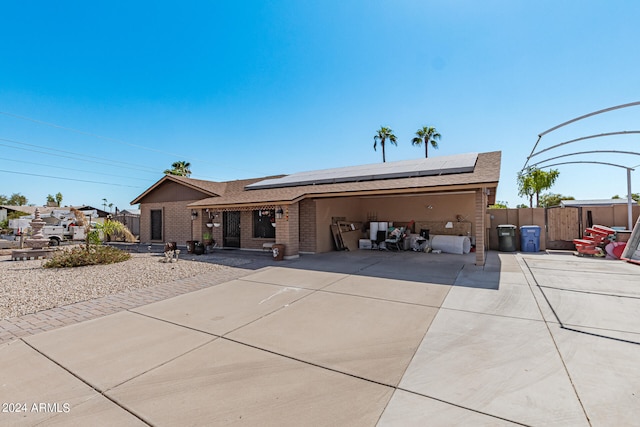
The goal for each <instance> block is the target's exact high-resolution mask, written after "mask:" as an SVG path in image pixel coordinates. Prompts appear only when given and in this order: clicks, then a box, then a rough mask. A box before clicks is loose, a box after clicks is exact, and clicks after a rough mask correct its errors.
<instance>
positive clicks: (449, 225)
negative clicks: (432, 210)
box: [444, 221, 453, 228]
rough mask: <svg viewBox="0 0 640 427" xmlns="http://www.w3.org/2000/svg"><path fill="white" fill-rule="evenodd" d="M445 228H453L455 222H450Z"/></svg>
mask: <svg viewBox="0 0 640 427" xmlns="http://www.w3.org/2000/svg"><path fill="white" fill-rule="evenodd" d="M444 228H453V222H451V221H448V222H447V223H446V224H445V225H444Z"/></svg>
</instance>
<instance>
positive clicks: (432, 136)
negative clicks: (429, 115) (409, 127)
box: [411, 126, 440, 159]
mask: <svg viewBox="0 0 640 427" xmlns="http://www.w3.org/2000/svg"><path fill="white" fill-rule="evenodd" d="M438 140H440V134H439V133H438V131H437V130H436V128H434V127H428V126H423V127H422V129H418V131H417V132H416V137H415V138H413V139H412V140H411V144H413V145H418V146H420V145H422V143H423V142H424V157H425V159H426V158H427V157H429V144H431V146H432V147H433V148H435V149H436V150H437V149H438Z"/></svg>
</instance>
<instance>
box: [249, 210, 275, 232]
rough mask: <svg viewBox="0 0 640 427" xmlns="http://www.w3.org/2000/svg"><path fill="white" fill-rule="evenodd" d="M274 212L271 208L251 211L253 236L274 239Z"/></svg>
mask: <svg viewBox="0 0 640 427" xmlns="http://www.w3.org/2000/svg"><path fill="white" fill-rule="evenodd" d="M275 225H276V212H275V211H274V210H273V209H261V210H259V211H253V237H255V238H263V239H275V237H276V227H275Z"/></svg>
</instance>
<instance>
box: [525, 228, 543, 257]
mask: <svg viewBox="0 0 640 427" xmlns="http://www.w3.org/2000/svg"><path fill="white" fill-rule="evenodd" d="M520 249H521V251H522V252H538V251H539V250H540V226H538V225H523V226H522V227H520Z"/></svg>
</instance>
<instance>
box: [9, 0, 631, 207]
mask: <svg viewBox="0 0 640 427" xmlns="http://www.w3.org/2000/svg"><path fill="white" fill-rule="evenodd" d="M639 18H640V3H639V2H635V1H619V0H607V1H604V0H603V1H589V0H581V1H571V0H569V1H562V2H557V1H546V0H538V1H535V2H532V1H517V0H509V1H507V0H502V1H497V0H496V1H482V2H481V1H463V0H448V1H445V0H442V1H411V0H395V1H375V0H368V1H359V0H358V1H355V0H354V1H349V0H341V1H332V0H327V1H299V0H296V1H293V0H291V1H233V2H232V1H226V2H225V1H181V2H166V1H154V2H147V1H139V2H124V1H112V2H80V1H63V2H50V1H30V2H9V3H6V4H4V5H3V12H2V17H1V18H0V20H1V25H0V37H1V38H2V40H3V47H2V49H1V50H0V112H2V114H0V165H1V166H0V194H5V195H7V196H9V195H10V194H12V193H16V192H19V193H22V194H23V195H25V196H26V197H27V198H28V199H29V202H30V203H34V204H44V203H45V201H46V196H47V194H55V193H57V192H61V193H62V194H63V196H64V199H63V204H74V205H78V204H90V205H94V206H100V205H101V204H102V199H103V198H106V199H107V200H108V202H109V203H113V204H114V207H115V206H117V207H119V208H120V209H126V208H128V207H129V202H130V201H131V200H133V199H134V198H135V197H136V196H137V195H139V194H140V193H142V192H143V191H144V190H145V189H146V188H148V187H149V186H150V185H152V184H153V183H154V182H156V181H157V180H158V179H160V178H161V177H162V171H163V170H164V169H166V168H168V167H169V166H170V165H171V163H172V162H174V161H176V160H186V161H188V162H190V163H191V170H192V172H193V175H192V177H193V178H200V179H210V180H231V179H240V178H250V177H258V176H265V175H269V174H281V173H294V172H300V171H307V170H315V169H324V168H333V167H340V166H350V165H359V164H368V163H377V162H381V161H382V153H381V151H380V150H379V149H378V151H377V152H376V151H374V150H373V136H374V134H375V132H376V130H377V129H379V128H380V126H387V127H390V128H391V129H393V131H394V133H395V134H396V136H397V137H398V146H397V147H396V146H391V145H389V146H388V147H387V150H386V154H387V161H394V160H405V159H411V158H419V157H423V156H424V149H423V148H417V147H413V146H412V145H411V138H412V137H413V136H414V133H415V131H416V130H417V129H419V128H420V127H422V126H425V125H428V126H434V127H436V129H437V130H438V131H439V132H440V133H441V134H442V139H441V142H440V149H439V150H430V152H429V153H430V157H432V156H443V155H451V154H458V153H466V152H474V151H478V152H485V151H494V150H501V151H502V153H503V157H502V169H501V180H500V185H499V188H498V195H497V198H498V200H501V201H506V202H508V205H509V206H510V207H515V206H516V205H517V204H519V203H524V202H526V200H525V199H524V198H520V197H518V196H517V185H516V174H517V172H518V171H519V170H520V169H521V168H522V167H523V165H524V163H525V160H526V157H527V156H528V155H529V153H530V152H531V150H532V148H533V145H534V144H535V142H536V140H537V135H538V134H539V133H541V132H543V131H545V130H547V129H549V128H551V127H553V126H555V125H557V124H559V123H562V122H564V121H566V120H570V119H572V118H575V117H578V116H581V115H583V114H586V113H589V112H592V111H595V110H599V109H603V108H607V107H611V106H614V105H619V104H625V103H630V102H635V101H640V72H639V70H640V49H639V48H638V40H640V26H639V25H638V24H637V23H638V20H639ZM639 118H640V106H637V107H632V108H626V109H622V110H618V111H615V112H611V113H607V114H602V115H599V116H596V117H593V118H591V119H588V120H583V121H580V122H577V123H575V124H572V125H570V126H566V127H564V128H562V129H559V130H558V131H555V132H552V133H550V134H548V135H546V136H545V137H544V138H543V139H542V141H541V142H540V145H539V148H545V147H548V146H551V145H554V144H558V143H561V142H563V141H567V140H570V139H573V138H578V137H582V136H587V135H592V134H599V133H605V132H615V131H622V130H628V131H631V130H640V120H639ZM639 138H640V136H639V135H629V136H622V137H609V138H597V139H593V140H589V141H585V142H580V143H575V144H570V145H568V146H566V147H564V148H563V149H557V150H553V151H552V152H550V153H548V156H547V157H549V156H551V155H560V154H564V153H568V152H571V151H583V150H597V149H600V150H602V149H617V150H627V151H640V150H639V149H638V139H639ZM52 150H57V151H52ZM537 158H540V159H542V158H543V156H542V155H541V156H539V157H537ZM573 159H574V160H598V161H605V160H606V161H611V162H614V163H620V164H623V165H625V166H635V165H639V164H640V156H632V155H624V156H623V155H604V154H599V155H584V156H576V157H574V158H573ZM559 169H560V178H559V179H558V182H557V184H556V185H555V186H554V187H553V188H552V191H553V192H557V193H561V194H564V195H571V196H574V197H576V198H608V197H610V196H613V195H614V194H619V195H621V196H624V195H625V194H626V190H627V187H626V172H625V170H623V169H618V168H613V167H605V166H598V165H585V164H581V165H565V166H559ZM639 169H640V168H639ZM28 174H32V175H28ZM34 175H40V176H34ZM632 178H633V181H632V185H633V192H640V170H638V171H635V172H632Z"/></svg>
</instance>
